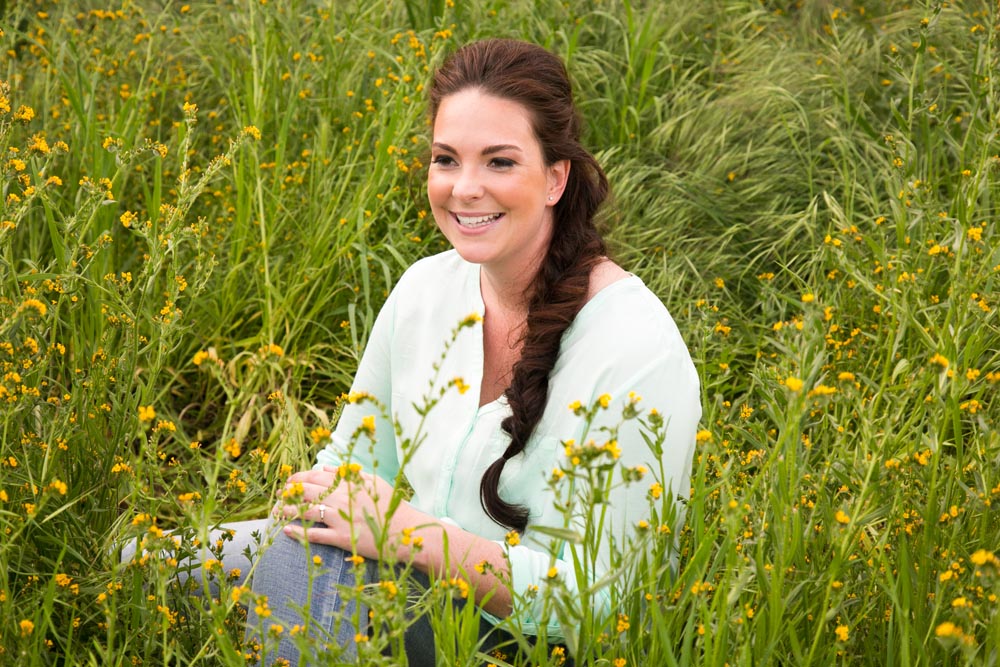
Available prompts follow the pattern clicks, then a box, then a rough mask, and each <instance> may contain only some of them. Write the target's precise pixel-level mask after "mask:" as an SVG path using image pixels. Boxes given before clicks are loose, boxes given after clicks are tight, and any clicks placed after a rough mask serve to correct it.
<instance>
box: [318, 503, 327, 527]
mask: <svg viewBox="0 0 1000 667" xmlns="http://www.w3.org/2000/svg"><path fill="white" fill-rule="evenodd" d="M319 520H320V521H322V522H323V523H326V505H320V506H319Z"/></svg>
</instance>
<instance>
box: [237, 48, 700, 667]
mask: <svg viewBox="0 0 1000 667" xmlns="http://www.w3.org/2000/svg"><path fill="white" fill-rule="evenodd" d="M430 117H431V120H432V124H433V140H432V148H431V151H432V153H431V164H430V167H429V173H428V183H427V193H428V198H429V200H430V205H431V209H432V212H433V214H434V218H435V221H436V222H437V225H438V226H439V228H440V229H441V231H442V233H443V234H444V236H445V237H446V238H447V239H448V241H449V242H450V243H451V244H452V246H453V247H454V249H453V250H450V251H448V252H445V253H442V254H440V255H436V256H434V257H429V258H426V259H424V260H421V261H419V262H417V263H416V264H414V265H413V266H412V267H411V268H410V269H409V270H408V271H407V272H406V273H405V274H404V275H403V276H402V277H401V278H400V280H399V283H398V284H397V286H396V287H395V289H394V290H393V292H392V294H391V295H390V296H389V299H388V300H387V302H386V304H385V306H384V307H383V309H382V311H381V312H380V314H379V316H378V318H377V320H376V322H375V325H374V328H373V331H372V333H371V337H370V340H369V343H368V346H367V348H366V350H365V353H364V356H363V358H362V360H361V364H360V366H359V368H358V373H357V376H356V378H355V381H354V385H353V390H352V391H353V392H355V396H359V395H360V396H363V397H364V399H363V400H360V401H356V402H353V403H351V404H349V405H347V406H346V407H345V409H344V412H343V414H342V416H341V418H340V421H339V424H338V426H337V429H336V432H335V433H334V434H333V436H332V440H331V442H330V443H329V445H328V446H327V447H326V448H325V449H324V450H323V451H322V452H321V453H320V454H319V457H318V463H317V466H316V467H315V468H314V469H312V470H309V471H304V472H300V473H297V474H295V475H293V476H292V477H291V478H290V479H289V481H288V487H286V488H289V489H294V490H295V494H293V495H294V500H295V502H289V504H286V505H283V506H281V507H279V510H278V511H279V512H280V513H282V514H284V516H285V517H286V518H289V519H298V520H301V522H298V521H296V522H292V523H289V524H287V525H285V526H284V527H283V528H282V531H283V533H284V536H282V535H278V536H277V537H276V539H275V541H274V543H273V544H272V545H271V546H270V547H269V548H268V549H267V550H265V551H264V552H263V553H262V555H261V556H260V560H259V562H258V564H257V568H256V571H255V573H254V576H253V588H254V591H255V592H257V593H258V594H262V595H266V596H267V599H268V603H269V606H270V616H267V617H266V618H259V617H257V616H256V615H255V614H254V613H253V610H251V619H250V621H249V627H250V631H251V632H253V631H255V630H260V629H262V628H266V626H267V625H268V624H270V623H274V622H279V623H282V624H283V625H284V626H285V627H286V628H287V627H290V624H292V623H295V622H297V620H296V619H299V618H300V616H298V614H297V610H298V609H299V608H300V607H301V606H302V605H303V604H304V601H305V599H306V597H307V596H311V599H310V601H311V603H312V604H311V613H312V614H313V616H314V618H328V619H333V618H334V616H331V615H330V613H331V612H334V611H336V610H338V609H339V608H340V606H341V600H340V599H339V597H338V596H337V594H336V592H335V590H336V589H335V586H336V584H337V583H346V584H350V585H353V584H354V581H355V579H354V574H353V571H352V569H351V566H350V563H349V562H348V563H347V564H346V565H345V561H348V560H350V559H351V557H352V555H356V556H361V557H363V558H365V559H367V560H369V561H372V560H376V559H379V558H380V554H379V553H378V546H377V542H378V540H377V538H376V537H375V536H374V535H373V534H372V530H371V528H370V526H369V524H368V522H367V521H366V519H365V516H366V515H368V516H374V517H385V516H386V514H387V512H388V510H389V502H390V498H391V497H392V483H393V482H394V481H395V480H396V479H397V473H399V471H400V467H401V466H402V467H403V472H404V473H405V478H406V480H407V481H408V483H409V484H410V485H411V486H412V490H413V495H412V497H411V498H410V500H409V501H404V502H402V503H400V504H399V506H398V507H397V508H396V509H395V511H394V513H392V517H391V521H389V523H388V526H387V530H388V531H389V542H390V543H391V544H393V545H394V553H393V554H391V555H390V556H389V559H395V560H396V561H398V562H400V563H408V562H412V564H413V566H414V568H415V569H416V570H418V571H419V572H422V573H426V574H427V575H429V576H430V577H432V578H434V577H454V576H461V577H463V578H465V579H467V580H468V583H469V585H470V590H471V593H470V599H474V600H475V602H476V603H477V604H479V605H480V606H481V608H482V610H483V612H484V614H483V616H484V617H485V618H486V619H488V620H490V621H493V622H499V621H500V620H501V619H503V618H504V617H506V616H508V615H509V614H511V613H512V612H515V613H517V614H519V617H518V619H517V620H518V626H519V627H520V628H521V629H522V630H523V631H525V632H529V633H537V631H538V629H539V628H538V623H540V622H541V621H542V619H539V618H535V617H534V612H535V611H536V610H535V609H533V608H532V607H531V606H530V605H518V604H516V601H517V600H518V599H519V597H520V596H522V595H523V594H524V593H525V592H526V591H527V590H528V589H529V588H530V587H532V586H543V585H544V584H545V581H546V580H547V579H548V578H549V577H550V576H551V574H552V573H551V572H550V566H551V563H550V555H549V553H548V550H547V549H546V545H547V544H548V542H549V538H547V537H537V536H536V534H534V533H533V527H536V526H561V525H563V523H562V522H563V519H562V515H561V514H559V512H558V511H557V510H556V509H555V507H554V506H553V497H552V492H551V490H550V489H549V488H548V487H547V486H546V484H545V483H544V480H545V479H546V478H547V477H548V476H549V475H550V473H551V471H552V470H553V468H554V467H556V466H558V465H559V464H560V461H561V460H562V457H563V456H564V454H563V450H564V444H563V441H565V440H569V439H571V438H580V437H581V436H582V435H584V433H583V427H584V423H583V421H584V420H582V419H580V418H579V416H578V415H577V414H574V412H573V411H572V410H570V409H568V408H567V406H568V405H570V404H573V403H574V402H575V401H579V402H581V403H582V404H584V405H590V404H591V403H593V402H594V401H595V400H596V399H597V398H598V397H599V396H601V395H603V394H609V395H610V396H611V397H612V398H613V399H615V401H616V402H615V403H613V404H612V407H611V409H608V410H601V411H599V413H598V415H597V417H596V419H595V421H594V423H593V424H592V425H591V426H590V431H589V433H590V434H591V437H593V434H594V433H596V432H597V431H598V429H599V428H600V427H601V426H602V425H614V424H616V423H617V422H618V421H620V418H621V410H620V405H621V401H622V400H624V399H625V397H626V396H627V395H628V394H629V393H630V392H635V393H636V394H638V395H640V396H642V397H643V403H642V407H647V406H648V407H650V408H656V409H657V410H658V411H659V412H660V413H661V414H663V415H664V417H665V419H667V420H668V424H669V426H668V431H667V440H666V442H665V444H664V450H663V456H662V461H659V460H655V457H653V455H652V454H651V451H650V449H649V448H648V447H647V445H646V444H645V443H644V442H643V440H642V438H641V437H640V436H639V435H638V433H637V431H636V428H637V427H636V426H635V425H634V420H633V421H632V422H630V423H626V424H625V425H624V426H623V427H622V429H621V431H620V432H619V434H618V446H619V447H620V450H621V453H620V462H621V464H622V466H628V467H631V466H639V465H643V466H645V467H646V468H647V469H652V470H659V469H660V466H661V465H662V467H663V468H662V469H664V470H665V471H666V475H665V476H666V478H665V479H661V480H660V482H662V484H663V486H664V487H665V488H667V489H668V492H672V493H673V494H681V495H686V494H687V492H688V489H689V482H688V474H689V470H690V465H691V457H692V452H693V446H694V435H695V429H696V425H697V423H698V419H699V417H700V414H701V407H700V404H699V390H698V379H697V376H696V374H695V371H694V367H693V365H692V363H691V360H690V357H689V355H688V352H687V349H686V348H685V346H684V344H683V342H682V341H681V339H680V336H679V334H678V332H677V328H676V326H675V325H674V323H673V321H672V320H671V318H670V316H669V314H668V313H667V311H666V310H665V309H664V307H663V305H662V304H661V303H660V302H659V300H658V299H657V298H656V297H655V296H654V295H653V294H652V293H651V292H649V290H648V289H647V288H646V287H645V286H644V285H643V284H642V282H641V280H640V279H639V278H637V277H635V276H632V275H630V274H628V273H626V272H625V271H624V270H622V269H621V268H620V267H619V266H618V265H616V264H615V263H614V262H612V261H611V260H609V259H608V258H607V256H606V250H605V245H604V242H603V241H602V239H601V237H600V235H599V234H598V232H597V230H596V227H595V224H594V216H595V214H596V213H597V211H598V208H599V207H600V206H601V204H602V202H603V201H604V199H605V198H606V196H607V192H608V186H607V180H606V178H605V176H604V173H603V172H602V170H601V168H600V166H598V164H597V163H596V161H595V160H594V158H593V157H592V156H591V155H590V154H589V153H587V152H586V151H585V150H584V149H583V147H582V146H581V145H580V143H579V136H580V123H579V119H578V116H577V113H576V111H575V108H574V106H573V100H572V92H571V88H570V84H569V81H568V78H567V75H566V71H565V68H564V66H563V64H562V62H561V61H560V60H559V59H558V58H557V57H555V56H553V55H552V54H550V53H548V52H547V51H545V50H544V49H542V48H540V47H538V46H534V45H531V44H526V43H522V42H517V41H511V40H487V41H482V42H476V43H473V44H470V45H468V46H466V47H464V48H462V49H460V50H459V51H458V52H457V53H455V54H454V55H453V56H451V58H449V59H448V60H447V62H446V63H445V64H444V65H443V66H442V67H441V68H440V69H439V70H438V71H437V72H436V74H435V75H434V79H433V83H432V86H431V91H430ZM470 316H471V317H470ZM480 319H481V323H480ZM460 322H463V323H464V325H469V326H461V327H459V328H458V329H456V327H457V325H458V324H459V323H460ZM449 340H451V343H450V345H449V347H448V350H447V353H446V354H444V355H442V350H443V346H444V345H445V343H447V342H448V341H449ZM432 377H438V378H440V379H441V382H440V383H439V384H444V385H450V386H451V387H452V388H453V389H454V390H449V391H444V392H443V393H434V394H433V397H434V400H435V401H436V405H435V406H434V408H433V409H431V410H430V411H429V412H427V413H426V414H425V411H424V410H422V409H420V406H421V405H423V402H424V397H425V395H427V392H428V381H429V379H430V378H432ZM466 389H467V391H466ZM378 405H381V406H384V408H385V411H384V414H383V413H382V412H381V411H380V410H378V409H377V407H376V406H378ZM616 406H618V409H615V407H616ZM578 412H579V411H578ZM386 415H391V416H392V417H394V419H395V420H396V422H398V424H399V426H400V427H401V429H400V431H399V432H400V433H401V434H402V435H403V436H414V435H416V433H417V432H418V431H419V433H420V434H421V435H422V439H421V442H420V443H419V445H417V446H416V447H415V448H412V449H410V448H408V449H406V450H405V451H404V449H403V443H402V441H401V440H399V439H398V438H397V437H396V432H395V431H394V428H393V423H392V422H390V421H389V420H388V419H387V418H386ZM373 416H374V420H373ZM369 441H370V444H369ZM352 442H354V443H356V444H353V446H352ZM348 461H349V462H353V463H356V464H359V465H360V470H361V472H360V473H357V476H356V477H355V478H354V479H353V481H352V482H347V483H341V484H339V485H336V486H334V483H335V482H337V481H338V472H337V466H339V465H341V464H344V463H345V462H348ZM356 470H357V468H356ZM299 485H300V486H299ZM331 487H334V488H333V490H332V491H331ZM648 489H649V486H648V484H632V485H621V484H619V485H616V487H615V490H614V491H613V492H612V497H611V499H610V503H609V508H610V511H611V512H612V516H611V522H610V524H609V525H608V527H607V530H608V536H609V539H608V540H605V542H610V538H611V536H614V537H615V539H616V540H618V544H619V545H620V544H622V542H621V540H622V539H625V538H627V537H628V536H629V535H630V534H631V532H632V530H633V529H634V528H633V527H634V526H635V525H636V523H637V522H638V521H639V520H640V519H642V518H643V517H644V516H646V514H647V513H648V500H647V498H646V493H647V491H648ZM515 533H516V534H517V535H518V536H519V537H518V539H514V538H513V537H512V535H513V534H515ZM506 536H511V537H509V538H508V539H506V540H505V537H506ZM289 538H291V539H289ZM304 541H308V542H309V549H308V553H309V554H310V556H309V558H312V556H314V555H316V556H319V557H320V558H321V559H322V561H323V565H324V567H323V571H324V575H323V577H324V578H323V580H322V581H320V582H318V583H317V582H315V581H314V583H313V585H312V587H311V589H309V588H308V587H304V586H303V585H302V584H301V581H303V580H304V578H305V574H304V573H305V571H306V568H307V564H308V560H307V558H306V555H305V554H306V550H305V549H304V548H303V546H302V544H301V542H304ZM415 542H419V543H421V548H419V549H414V548H412V547H413V544H414V543H415ZM609 553H610V546H609V545H608V544H602V547H601V551H600V554H599V558H598V563H599V566H601V567H604V568H606V567H607V566H608V558H609ZM484 562H485V563H486V564H488V566H486V567H483V566H482V564H483V563H484ZM477 565H479V567H476V566H477ZM555 567H556V570H557V572H558V574H557V576H558V577H559V578H561V579H562V581H563V582H564V583H565V585H566V586H567V587H569V588H570V590H573V588H574V587H576V586H579V585H582V584H583V583H584V582H576V581H575V579H574V569H573V566H572V554H571V553H569V551H568V550H567V551H566V552H564V553H563V554H562V558H561V559H559V560H557V561H556V564H555ZM598 574H599V573H598ZM507 582H509V585H508V583H507ZM322 622H326V623H334V621H332V620H328V621H322ZM347 626H348V624H347V623H345V624H343V626H342V627H340V629H339V633H340V634H339V635H338V637H339V641H341V642H343V643H344V644H345V645H346V646H347V647H348V650H350V648H349V647H350V645H351V644H352V642H353V641H354V640H355V639H356V637H355V632H356V629H355V628H354V627H347ZM417 627H418V629H417V630H414V631H412V632H411V633H409V635H408V636H407V654H408V657H409V658H410V664H418V663H417V662H415V661H416V660H418V659H420V658H426V659H428V660H429V661H430V664H433V657H434V656H433V637H432V636H431V637H426V636H424V637H421V636H419V635H420V633H421V632H423V633H424V634H425V635H426V634H427V633H428V632H429V629H428V628H424V629H423V630H419V626H417ZM489 629H490V628H489V624H488V623H484V628H483V630H484V632H486V631H489ZM334 630H336V629H335V628H334ZM411 635H413V636H411ZM547 636H548V637H549V638H552V637H558V636H559V627H558V624H557V623H555V622H551V623H550V624H549V626H548V627H547ZM420 653H423V656H421V655H418V654H420ZM279 654H280V655H282V656H284V657H288V658H290V659H292V661H293V663H294V660H295V658H296V657H297V653H296V652H295V649H294V646H293V643H292V642H290V641H284V642H283V643H282V644H281V646H280V649H279Z"/></svg>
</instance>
